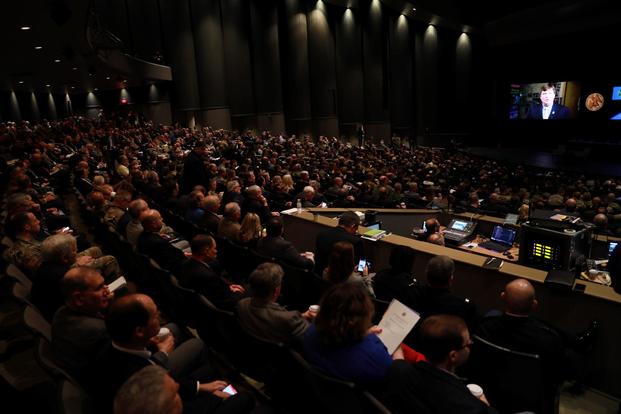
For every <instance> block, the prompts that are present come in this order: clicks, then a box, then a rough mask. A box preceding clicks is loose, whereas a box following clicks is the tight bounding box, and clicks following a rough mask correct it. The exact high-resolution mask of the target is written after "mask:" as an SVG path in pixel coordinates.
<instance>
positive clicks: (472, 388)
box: [466, 384, 483, 398]
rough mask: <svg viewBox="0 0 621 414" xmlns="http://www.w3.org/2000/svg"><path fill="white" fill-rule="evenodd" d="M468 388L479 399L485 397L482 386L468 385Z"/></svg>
mask: <svg viewBox="0 0 621 414" xmlns="http://www.w3.org/2000/svg"><path fill="white" fill-rule="evenodd" d="M466 387H468V389H469V390H470V393H471V394H472V395H474V396H475V397H477V398H479V397H481V395H483V388H481V386H480V385H478V384H468V385H466Z"/></svg>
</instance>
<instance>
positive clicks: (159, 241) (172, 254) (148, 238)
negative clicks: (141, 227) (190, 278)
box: [137, 231, 186, 272]
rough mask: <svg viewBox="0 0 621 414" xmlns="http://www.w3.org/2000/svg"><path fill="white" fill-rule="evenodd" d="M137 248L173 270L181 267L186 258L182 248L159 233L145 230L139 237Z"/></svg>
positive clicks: (164, 266)
mask: <svg viewBox="0 0 621 414" xmlns="http://www.w3.org/2000/svg"><path fill="white" fill-rule="evenodd" d="M137 250H138V252H139V253H142V254H146V255H147V256H149V257H150V258H152V259H153V260H155V261H156V262H157V264H158V265H160V266H161V267H162V268H164V269H166V270H169V271H171V272H175V271H176V270H177V269H179V268H180V267H181V265H182V264H183V263H184V262H185V260H186V257H185V255H184V254H183V252H182V251H181V250H179V249H177V248H176V247H175V246H173V245H172V244H170V243H169V242H168V240H166V239H165V238H164V237H163V236H161V235H160V234H158V233H152V232H147V231H143V232H142V233H141V234H140V236H139V237H138V244H137Z"/></svg>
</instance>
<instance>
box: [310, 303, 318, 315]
mask: <svg viewBox="0 0 621 414" xmlns="http://www.w3.org/2000/svg"><path fill="white" fill-rule="evenodd" d="M308 311H309V312H310V313H313V314H315V315H316V314H317V313H318V312H319V305H310V306H309V307H308Z"/></svg>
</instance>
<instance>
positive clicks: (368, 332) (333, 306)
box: [304, 283, 403, 385]
mask: <svg viewBox="0 0 621 414" xmlns="http://www.w3.org/2000/svg"><path fill="white" fill-rule="evenodd" d="M320 309H321V310H320V311H319V313H318V315H317V318H316V319H315V323H314V324H312V325H311V326H310V327H309V328H308V330H307V331H306V334H305V336H304V352H305V355H306V358H307V359H308V361H309V362H310V363H311V364H313V365H314V366H316V367H317V368H319V369H321V370H322V371H324V372H326V373H327V374H329V375H332V376H334V377H337V378H341V379H344V380H347V381H354V382H356V383H361V384H365V385H378V384H380V383H382V381H384V379H385V378H386V373H387V372H388V369H389V368H390V365H391V364H392V361H393V359H403V352H402V350H401V348H400V347H399V348H397V350H396V351H395V352H394V354H393V355H390V354H389V353H388V351H387V350H386V346H385V345H384V344H383V343H382V341H381V340H380V339H379V338H378V337H377V333H378V332H379V329H378V328H377V327H372V326H371V318H372V316H373V310H374V308H373V302H371V299H370V298H369V294H368V293H367V292H366V291H365V289H364V288H363V287H362V286H361V285H360V284H358V283H340V284H337V285H335V286H333V287H332V288H330V289H329V290H328V291H327V292H326V293H325V295H324V296H323V298H322V300H321V302H320Z"/></svg>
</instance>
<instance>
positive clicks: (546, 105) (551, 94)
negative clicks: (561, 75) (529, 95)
mask: <svg viewBox="0 0 621 414" xmlns="http://www.w3.org/2000/svg"><path fill="white" fill-rule="evenodd" d="M555 96H556V88H555V87H554V84H552V83H546V84H544V85H543V86H542V87H541V92H540V94H539V98H540V99H541V105H539V104H536V103H533V104H531V106H530V108H528V113H527V114H526V119H568V118H569V117H570V116H571V113H570V112H569V108H567V107H566V106H563V105H560V104H555V103H554V98H555Z"/></svg>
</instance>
